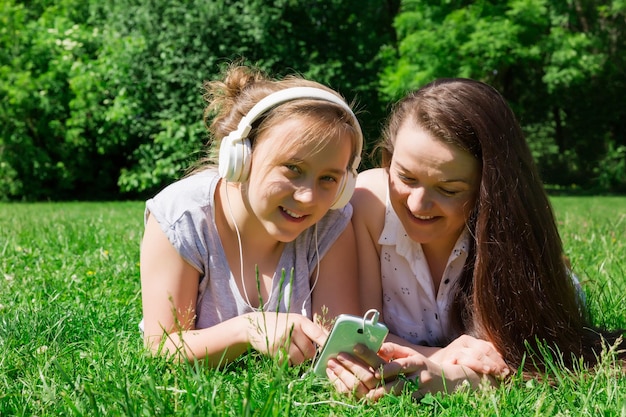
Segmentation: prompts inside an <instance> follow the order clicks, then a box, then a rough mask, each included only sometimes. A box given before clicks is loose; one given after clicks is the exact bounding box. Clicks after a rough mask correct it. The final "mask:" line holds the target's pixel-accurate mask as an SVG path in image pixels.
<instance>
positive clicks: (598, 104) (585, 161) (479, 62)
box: [381, 0, 626, 189]
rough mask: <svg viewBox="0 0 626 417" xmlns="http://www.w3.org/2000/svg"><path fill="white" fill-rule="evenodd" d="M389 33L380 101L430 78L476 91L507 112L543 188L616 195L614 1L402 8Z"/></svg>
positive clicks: (621, 19) (619, 139)
mask: <svg viewBox="0 0 626 417" xmlns="http://www.w3.org/2000/svg"><path fill="white" fill-rule="evenodd" d="M395 29H396V32H397V34H398V44H397V49H396V50H395V51H393V52H392V53H389V52H388V53H387V55H386V58H387V66H386V69H385V72H384V74H383V76H382V80H381V89H382V92H383V93H384V95H385V97H386V98H387V99H389V100H395V99H397V98H398V97H400V96H402V95H403V94H404V93H405V91H406V90H407V89H412V88H417V87H419V86H420V85H423V84H425V83H427V82H429V81H431V80H432V79H434V78H437V77H469V78H475V79H479V80H482V81H485V82H487V83H489V84H492V85H493V86H494V87H496V88H498V89H499V90H500V91H501V92H502V93H503V94H504V95H505V97H506V98H507V100H509V102H510V103H511V105H512V106H513V107H514V109H515V111H516V113H517V114H518V116H519V117H520V119H521V122H522V124H523V126H524V128H525V130H526V132H527V134H528V139H529V141H530V143H531V145H532V149H533V150H534V153H535V157H536V159H537V160H538V161H539V164H540V167H541V168H542V170H543V173H544V176H545V178H546V180H547V181H548V182H551V183H555V184H568V183H577V184H580V185H583V186H587V187H589V186H594V185H596V186H598V185H599V186H602V187H603V188H612V189H619V188H620V187H622V188H624V187H625V185H624V182H623V179H624V177H626V171H624V170H623V163H621V161H620V156H622V155H624V146H625V145H626V132H625V128H624V123H623V120H624V116H626V115H625V114H624V113H625V107H624V99H623V97H624V96H625V95H626V89H625V88H626V86H625V85H624V83H625V82H626V77H625V75H626V74H625V72H624V68H625V66H624V64H625V62H624V60H625V57H626V54H625V46H626V45H625V42H626V36H625V35H626V33H624V31H625V30H626V3H625V2H624V1H623V0H613V1H608V2H607V1H600V0H586V1H583V0H568V1H553V0H507V1H495V0H493V1H487V0H480V1H459V0H452V1H446V2H441V3H437V4H434V3H433V2H429V1H423V0H406V1H404V2H403V3H402V9H401V11H400V13H399V14H398V16H397V18H396V20H395ZM620 178H621V179H620Z"/></svg>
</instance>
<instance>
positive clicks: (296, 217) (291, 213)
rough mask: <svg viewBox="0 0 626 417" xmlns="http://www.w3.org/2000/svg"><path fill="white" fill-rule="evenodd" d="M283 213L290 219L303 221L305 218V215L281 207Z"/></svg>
mask: <svg viewBox="0 0 626 417" xmlns="http://www.w3.org/2000/svg"><path fill="white" fill-rule="evenodd" d="M281 209H282V211H283V213H285V214H287V215H288V216H289V217H292V218H294V219H301V218H303V217H304V214H296V213H294V212H293V211H291V210H289V209H287V208H285V207H281Z"/></svg>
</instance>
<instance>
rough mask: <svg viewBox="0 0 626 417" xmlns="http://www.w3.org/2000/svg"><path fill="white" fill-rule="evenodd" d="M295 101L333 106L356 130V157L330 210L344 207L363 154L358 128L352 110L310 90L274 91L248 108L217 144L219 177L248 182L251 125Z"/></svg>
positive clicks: (317, 90)
mask: <svg viewBox="0 0 626 417" xmlns="http://www.w3.org/2000/svg"><path fill="white" fill-rule="evenodd" d="M298 99H318V100H324V101H329V102H331V103H335V104H337V105H339V106H341V107H343V108H344V110H346V111H347V112H348V113H349V114H350V115H351V116H352V118H353V119H354V125H355V126H356V128H357V131H358V140H357V150H356V151H357V154H356V156H355V158H354V161H353V162H352V166H351V168H350V169H349V170H348V173H347V175H346V176H345V177H344V179H343V181H342V182H341V184H340V189H339V192H338V193H337V198H336V199H335V201H334V202H333V204H332V206H331V207H330V208H331V209H338V208H342V207H344V206H345V205H346V204H348V202H349V201H350V198H351V197H352V193H353V192H354V187H355V184H356V177H357V168H358V167H359V164H360V163H361V152H362V151H363V133H362V132H361V126H360V125H359V121H358V120H357V118H356V116H355V115H354V113H353V112H352V109H350V107H349V106H348V105H347V104H346V103H345V102H344V101H343V100H341V99H340V98H339V97H337V96H336V95H334V94H332V93H330V92H328V91H326V90H322V89H320V88H314V87H292V88H286V89H284V90H280V91H277V92H275V93H272V94H270V95H268V96H267V97H265V98H263V99H262V100H261V101H259V102H258V103H257V104H255V105H254V107H252V109H250V111H249V112H248V114H246V115H245V116H244V117H243V118H242V119H241V121H240V122H239V125H237V130H234V131H232V132H230V133H229V134H228V136H226V137H225V138H223V139H222V143H221V145H220V156H219V158H220V159H219V167H218V169H219V174H220V177H222V178H224V179H226V180H227V181H230V182H244V181H246V180H247V179H248V174H249V173H250V161H251V154H252V146H251V144H250V140H249V139H248V134H249V133H250V130H251V129H252V124H253V123H254V122H255V121H256V120H257V119H258V118H259V117H261V116H262V115H263V114H264V113H265V112H267V111H269V110H271V109H272V108H274V107H276V106H277V105H279V104H282V103H284V102H286V101H292V100H298Z"/></svg>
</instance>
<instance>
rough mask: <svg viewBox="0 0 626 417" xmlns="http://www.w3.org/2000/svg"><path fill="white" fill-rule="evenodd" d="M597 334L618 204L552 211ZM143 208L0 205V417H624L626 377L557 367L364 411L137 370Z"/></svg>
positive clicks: (624, 239) (164, 366)
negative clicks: (543, 377)
mask: <svg viewBox="0 0 626 417" xmlns="http://www.w3.org/2000/svg"><path fill="white" fill-rule="evenodd" d="M553 203H554V207H555V209H556V211H557V217H558V219H559V224H560V228H561V233H562V236H563V239H564V243H565V248H566V251H567V253H568V255H569V257H570V259H571V261H572V264H573V267H574V269H575V271H576V273H577V274H578V276H579V277H580V278H581V281H582V282H583V285H584V288H585V290H586V292H587V301H588V304H589V305H590V308H591V311H592V313H593V317H594V321H595V322H596V324H604V325H608V326H611V327H618V326H619V327H626V318H625V317H624V308H623V307H622V306H623V305H624V299H625V297H626V198H615V197H602V198H592V197H555V198H553ZM142 215H143V204H142V203H138V202H130V203H39V204H0V416H12V415H18V416H22V415H24V416H26V415H28V416H31V415H37V416H53V415H54V416H56V415H89V416H93V415H107V416H109V415H128V416H135V415H141V416H155V415H189V416H191V415H194V416H195V415H198V416H200V415H202V416H244V415H254V416H257V415H258V416H286V415H292V416H300V415H319V416H327V415H345V416H381V415H394V416H430V415H442V416H447V415H449V416H457V415H467V416H485V415H493V416H512V415H516V416H518V415H520V416H535V415H536V416H543V415H583V416H598V415H603V416H615V415H622V416H626V399H625V398H624V392H626V376H625V375H624V374H622V373H621V371H618V370H617V368H616V367H615V366H612V365H613V356H612V354H611V353H610V352H609V353H607V354H606V355H605V356H606V357H605V358H604V359H603V361H602V363H601V365H600V367H599V369H598V371H597V372H595V373H593V374H590V373H588V372H587V371H585V370H579V371H575V372H567V371H563V370H560V369H558V367H556V366H555V369H554V370H553V376H554V379H555V380H557V381H558V382H559V383H558V384H557V385H556V386H551V385H549V384H547V383H545V382H539V381H529V382H527V381H524V380H522V378H521V377H520V376H517V375H516V376H514V377H512V378H511V379H510V381H508V382H507V383H506V384H503V385H502V386H500V387H498V388H495V389H494V388H485V389H481V390H478V391H475V392H467V391H462V392H456V393H453V394H451V395H447V396H440V395H437V396H428V397H426V398H425V399H424V400H422V401H421V402H414V401H412V400H410V398H409V396H406V395H405V396H399V397H394V396H388V397H385V398H384V399H383V400H381V401H380V402H379V403H377V404H373V405H372V404H366V403H363V402H358V401H355V400H351V399H349V398H345V397H342V396H340V395H337V394H336V393H334V392H333V390H332V389H330V388H329V387H328V386H326V385H325V384H324V382H323V381H320V380H316V379H314V378H313V377H311V376H310V375H308V374H307V375H306V376H305V377H303V378H301V375H302V374H303V373H304V372H305V371H306V370H308V369H309V367H310V364H306V365H304V366H302V367H296V368H288V367H284V366H280V365H278V364H277V363H275V362H274V361H273V360H272V359H268V358H261V357H259V356H258V355H254V354H251V355H247V356H244V357H242V358H241V359H240V360H239V361H238V362H236V363H234V364H232V365H231V366H229V367H228V368H226V369H225V370H221V371H217V370H211V369H205V368H203V367H202V365H200V364H196V365H186V364H175V363H170V362H168V361H166V360H164V359H162V358H153V357H150V356H148V355H147V354H146V353H145V351H144V350H143V347H142V342H141V338H140V336H139V332H138V329H137V323H138V321H139V319H140V316H141V297H140V285H139V265H138V261H139V243H140V239H141V234H142V229H143V225H142Z"/></svg>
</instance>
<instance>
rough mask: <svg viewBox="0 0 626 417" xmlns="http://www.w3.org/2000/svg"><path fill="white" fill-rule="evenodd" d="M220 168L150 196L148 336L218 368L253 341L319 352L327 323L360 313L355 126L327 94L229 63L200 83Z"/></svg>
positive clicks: (294, 358) (294, 356)
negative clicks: (322, 321)
mask: <svg viewBox="0 0 626 417" xmlns="http://www.w3.org/2000/svg"><path fill="white" fill-rule="evenodd" d="M205 90H206V94H205V99H206V100H207V102H208V106H207V108H206V110H205V121H206V122H207V124H209V123H210V124H209V131H210V133H211V136H212V138H217V139H221V144H220V148H219V164H218V166H215V164H214V163H211V161H208V162H207V164H206V166H204V168H202V169H198V170H196V172H195V173H193V174H192V175H190V176H188V177H186V178H184V179H182V180H180V181H178V182H176V183H174V184H172V185H170V186H168V187H167V188H165V189H164V190H163V191H161V192H160V193H159V194H158V195H156V196H155V197H154V198H152V199H150V200H148V202H147V203H146V215H145V218H146V219H145V222H146V228H145V235H144V238H143V242H142V246H141V285H142V302H143V314H144V340H145V343H146V345H147V346H148V347H149V348H150V349H152V350H153V351H154V352H162V351H163V352H166V353H169V354H176V355H180V357H182V358H184V359H187V360H192V359H194V358H197V359H204V360H205V361H206V362H207V363H209V364H211V365H213V366H219V365H220V364H224V363H227V362H229V361H231V360H233V359H234V358H236V357H238V356H239V355H241V354H242V353H245V352H246V351H247V350H248V349H250V348H252V349H254V350H257V351H259V352H262V353H265V354H271V355H273V354H276V353H279V352H281V349H282V348H285V349H286V354H287V356H288V359H289V361H290V362H291V363H294V364H297V363H301V362H303V361H304V360H306V359H310V358H312V357H313V355H314V353H315V343H318V344H320V343H323V341H324V338H325V335H324V332H323V331H322V330H321V329H320V328H319V327H318V326H317V325H316V324H314V323H313V322H312V321H311V318H312V314H318V315H322V314H325V315H326V319H327V320H330V319H332V318H333V317H334V316H335V315H337V314H339V313H352V314H356V313H358V311H359V299H358V287H357V283H356V268H357V266H356V251H355V241H354V231H353V228H352V226H351V224H350V217H351V214H352V207H351V206H350V205H349V204H347V203H348V201H349V199H350V197H351V195H352V192H353V190H354V183H355V180H356V168H357V167H358V164H359V161H360V153H361V150H362V146H363V145H362V141H363V137H362V133H361V130H360V127H359V124H358V122H357V119H356V117H355V115H354V114H353V112H352V110H351V109H350V107H349V106H348V105H347V104H346V103H345V101H344V100H343V99H341V97H340V96H339V95H338V94H337V93H335V92H334V91H332V90H330V89H328V88H326V87H324V86H322V85H320V84H318V83H315V82H311V81H307V80H304V79H301V78H298V77H286V78H285V79H283V80H272V79H269V78H267V77H266V76H265V75H264V74H262V73H261V72H259V71H258V70H255V69H252V68H246V67H242V66H233V67H231V68H230V69H229V71H228V72H227V74H226V76H225V79H224V80H223V81H215V82H208V83H206V84H205Z"/></svg>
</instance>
